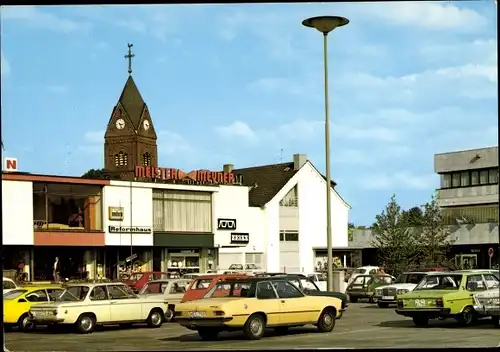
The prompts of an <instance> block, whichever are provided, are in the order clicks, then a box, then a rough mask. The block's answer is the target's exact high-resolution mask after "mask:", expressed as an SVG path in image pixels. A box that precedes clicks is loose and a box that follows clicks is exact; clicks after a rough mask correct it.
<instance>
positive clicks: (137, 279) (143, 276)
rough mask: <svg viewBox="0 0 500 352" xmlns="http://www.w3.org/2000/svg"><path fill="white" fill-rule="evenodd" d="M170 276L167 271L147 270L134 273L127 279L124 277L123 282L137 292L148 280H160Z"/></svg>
mask: <svg viewBox="0 0 500 352" xmlns="http://www.w3.org/2000/svg"><path fill="white" fill-rule="evenodd" d="M168 278H169V276H168V274H167V273H164V272H161V271H145V272H139V273H132V274H131V275H130V276H128V277H127V278H126V279H123V280H122V282H123V283H124V284H126V285H128V286H130V288H131V289H132V291H134V292H135V293H137V292H139V291H140V290H141V288H142V286H144V285H145V284H146V283H147V282H148V281H152V280H160V279H168Z"/></svg>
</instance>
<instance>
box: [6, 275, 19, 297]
mask: <svg viewBox="0 0 500 352" xmlns="http://www.w3.org/2000/svg"><path fill="white" fill-rule="evenodd" d="M16 288H18V287H17V285H16V283H15V282H14V280H12V279H9V278H8V277H4V278H3V294H6V293H7V292H10V291H12V290H15V289H16Z"/></svg>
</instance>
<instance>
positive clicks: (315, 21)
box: [302, 16, 349, 35]
mask: <svg viewBox="0 0 500 352" xmlns="http://www.w3.org/2000/svg"><path fill="white" fill-rule="evenodd" d="M348 23H349V20H348V19H347V18H345V17H340V16H317V17H311V18H308V19H305V20H304V21H302V24H303V25H304V26H306V27H310V28H316V29H317V30H318V31H320V32H321V33H323V34H325V35H327V34H328V33H330V32H331V31H333V30H334V29H335V28H337V27H342V26H345V25H346V24H348Z"/></svg>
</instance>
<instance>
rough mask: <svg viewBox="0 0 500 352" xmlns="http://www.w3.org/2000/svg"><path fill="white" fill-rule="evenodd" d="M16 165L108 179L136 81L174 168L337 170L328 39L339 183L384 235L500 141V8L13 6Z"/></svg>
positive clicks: (8, 28)
mask: <svg viewBox="0 0 500 352" xmlns="http://www.w3.org/2000/svg"><path fill="white" fill-rule="evenodd" d="M0 12H1V35H2V41H1V83H2V90H1V95H2V96H1V98H2V141H3V143H4V146H5V151H4V153H3V155H4V156H7V157H16V158H18V161H19V168H20V171H26V172H32V173H43V174H63V175H81V174H83V173H84V172H85V171H87V170H88V169H90V168H101V167H103V164H104V161H103V144H104V130H105V128H106V126H107V123H108V120H109V118H110V115H111V112H112V109H113V107H114V105H115V104H116V102H117V100H118V98H119V95H120V93H121V90H122V88H123V85H124V84H125V81H126V79H127V77H128V73H127V61H126V60H125V58H124V55H125V54H126V53H127V43H133V44H134V47H133V51H134V53H135V55H136V56H135V58H134V59H133V63H132V68H133V77H134V80H135V82H136V83H137V85H138V87H139V89H140V91H141V94H142V96H143V98H144V100H145V101H146V103H147V104H148V107H149V111H150V113H151V117H152V119H153V124H154V126H155V130H156V131H157V134H158V146H159V147H158V153H159V156H158V157H159V164H160V166H164V167H175V168H180V169H185V170H191V169H211V170H221V169H222V165H223V164H234V165H235V167H236V168H241V167H249V166H256V165H265V164H272V163H279V162H282V161H283V162H287V161H291V160H292V159H293V157H292V156H293V154H296V153H303V154H307V156H308V157H309V159H310V160H311V162H312V163H313V164H314V165H315V166H316V167H317V168H318V169H319V170H320V171H322V172H324V170H325V146H324V91H323V41H322V35H321V33H319V32H317V31H315V30H313V29H309V28H306V27H303V26H302V25H301V21H302V20H303V19H304V18H307V17H310V16H317V15H324V14H327V15H339V16H344V17H347V18H349V20H350V23H349V25H347V26H345V27H341V28H337V29H336V30H335V31H333V32H332V33H331V34H330V35H329V39H328V44H329V51H328V54H329V59H328V63H329V85H330V95H329V99H330V111H331V136H332V137H331V160H332V169H331V172H332V178H333V179H334V180H335V181H336V182H337V183H338V188H337V189H338V191H339V193H340V194H341V196H342V197H343V198H344V199H345V200H346V201H347V202H348V203H349V204H350V205H351V206H352V209H351V211H350V220H351V221H353V222H354V223H356V224H357V225H370V224H371V223H373V221H374V218H375V215H376V214H378V213H380V212H381V211H382V210H383V208H384V206H385V205H386V204H387V203H388V201H389V198H390V197H391V195H392V194H395V195H396V197H397V200H398V202H399V203H400V204H401V206H403V207H404V208H409V207H412V206H415V205H420V204H423V203H425V202H427V201H428V200H429V199H430V198H431V197H432V195H433V194H434V191H435V189H436V188H438V187H439V177H438V176H437V175H436V174H435V173H434V172H433V156H434V154H436V153H442V152H448V151H455V150H461V149H470V148H480V147H487V146H493V145H497V144H498V114H497V106H498V103H497V99H498V97H497V84H498V82H497V70H498V66H497V54H496V53H497V49H496V46H497V38H496V25H497V24H496V21H497V20H496V8H495V5H494V2H493V1H486V0H485V1H475V2H466V1H460V2H425V3H424V2H422V3H420V2H418V3H417V2H415V3H411V2H392V3H345V4H344V3H324V4H319V3H317V4H269V5H267V4H262V5H257V4H254V5H250V4H234V5H182V6H181V5H162V6H120V7H118V6H99V7H98V6H57V7H56V6H43V7H42V6H39V7H25V6H16V7H2V9H1V11H0Z"/></svg>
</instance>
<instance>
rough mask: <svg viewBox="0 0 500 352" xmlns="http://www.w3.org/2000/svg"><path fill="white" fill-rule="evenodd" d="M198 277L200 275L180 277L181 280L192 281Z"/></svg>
mask: <svg viewBox="0 0 500 352" xmlns="http://www.w3.org/2000/svg"><path fill="white" fill-rule="evenodd" d="M198 276H200V274H184V275H182V276H181V279H186V280H193V279H194V278H196V277H198Z"/></svg>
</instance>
